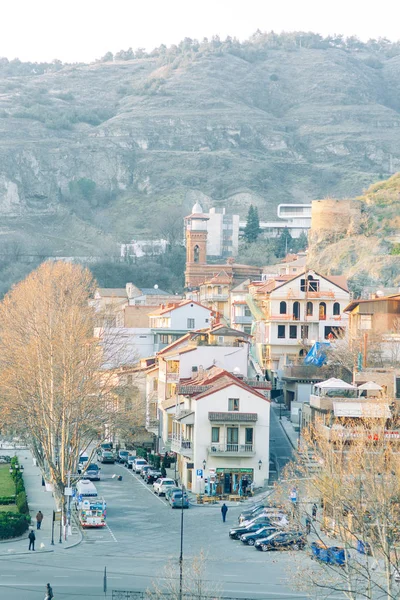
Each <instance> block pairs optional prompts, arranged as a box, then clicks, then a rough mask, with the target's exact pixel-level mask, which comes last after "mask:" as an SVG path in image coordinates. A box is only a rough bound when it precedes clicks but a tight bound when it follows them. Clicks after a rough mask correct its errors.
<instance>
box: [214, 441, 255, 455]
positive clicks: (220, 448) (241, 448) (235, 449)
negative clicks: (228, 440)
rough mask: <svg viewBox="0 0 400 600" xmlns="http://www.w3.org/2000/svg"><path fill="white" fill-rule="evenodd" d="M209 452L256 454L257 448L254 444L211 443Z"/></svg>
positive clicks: (216, 453) (215, 453)
mask: <svg viewBox="0 0 400 600" xmlns="http://www.w3.org/2000/svg"><path fill="white" fill-rule="evenodd" d="M208 453H209V454H214V455H218V454H223V455H225V456H226V455H228V454H231V455H234V456H254V454H255V449H254V445H253V444H211V446H209V448H208Z"/></svg>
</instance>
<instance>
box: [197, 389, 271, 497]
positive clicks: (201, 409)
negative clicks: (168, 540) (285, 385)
mask: <svg viewBox="0 0 400 600" xmlns="http://www.w3.org/2000/svg"><path fill="white" fill-rule="evenodd" d="M228 398H239V402H240V404H239V409H240V411H239V412H250V413H257V415H258V420H257V421H256V422H255V423H247V424H240V440H239V443H240V444H244V430H245V427H253V428H254V448H255V452H256V454H255V456H251V457H241V458H239V457H224V456H213V455H212V454H208V453H207V448H208V447H209V446H211V445H212V442H211V427H212V426H217V424H216V423H212V422H211V421H209V419H208V413H209V412H228ZM195 412H196V416H195V425H194V453H193V462H194V477H193V486H194V490H193V491H196V486H198V482H197V480H196V469H202V468H203V460H206V461H207V465H206V474H207V472H208V470H209V469H210V468H214V469H217V468H225V469H228V468H232V469H234V468H248V469H253V470H254V482H255V485H256V487H258V486H262V485H263V484H264V480H266V479H268V477H269V428H270V402H269V401H267V400H263V399H261V398H259V397H258V396H254V395H253V394H252V393H251V392H250V391H249V392H248V391H247V390H244V389H243V388H241V387H239V386H237V385H235V384H233V385H232V386H229V387H228V388H225V389H223V390H219V391H217V392H215V393H213V394H211V395H210V396H206V397H205V398H202V399H200V400H196V401H195ZM234 424H235V423H232V425H234ZM222 442H223V440H221V443H222ZM260 460H261V461H262V467H261V469H259V464H258V463H259V461H260Z"/></svg>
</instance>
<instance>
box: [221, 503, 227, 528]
mask: <svg viewBox="0 0 400 600" xmlns="http://www.w3.org/2000/svg"><path fill="white" fill-rule="evenodd" d="M227 512H228V507H227V505H226V504H225V502H224V504H223V505H222V506H221V513H222V522H223V523H225V521H226V513H227Z"/></svg>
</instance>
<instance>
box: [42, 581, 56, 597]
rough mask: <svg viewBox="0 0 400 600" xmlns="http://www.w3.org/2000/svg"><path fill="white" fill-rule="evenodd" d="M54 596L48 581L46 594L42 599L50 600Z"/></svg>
mask: <svg viewBox="0 0 400 600" xmlns="http://www.w3.org/2000/svg"><path fill="white" fill-rule="evenodd" d="M52 598H54V595H53V590H52V587H51V585H50V584H49V583H46V595H45V597H44V600H52Z"/></svg>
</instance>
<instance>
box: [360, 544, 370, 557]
mask: <svg viewBox="0 0 400 600" xmlns="http://www.w3.org/2000/svg"><path fill="white" fill-rule="evenodd" d="M357 552H359V553H360V554H368V556H370V555H371V545H370V544H369V543H368V542H363V541H362V540H357Z"/></svg>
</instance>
